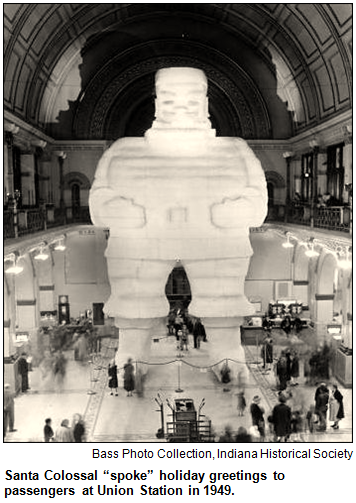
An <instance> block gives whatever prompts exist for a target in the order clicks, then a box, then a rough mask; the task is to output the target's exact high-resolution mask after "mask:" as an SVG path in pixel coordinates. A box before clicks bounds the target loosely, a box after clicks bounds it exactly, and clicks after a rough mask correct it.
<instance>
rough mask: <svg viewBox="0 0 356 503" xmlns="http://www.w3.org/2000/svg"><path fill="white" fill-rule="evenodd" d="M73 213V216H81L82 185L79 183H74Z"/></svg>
mask: <svg viewBox="0 0 356 503" xmlns="http://www.w3.org/2000/svg"><path fill="white" fill-rule="evenodd" d="M71 189H72V215H73V218H78V217H79V216H80V186H79V184H78V183H73V184H72V187H71Z"/></svg>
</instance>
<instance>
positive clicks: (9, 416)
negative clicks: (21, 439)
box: [3, 384, 16, 438]
mask: <svg viewBox="0 0 356 503" xmlns="http://www.w3.org/2000/svg"><path fill="white" fill-rule="evenodd" d="M14 397H15V393H14V392H13V391H11V386H10V384H5V385H4V422H3V425H4V438H5V436H6V433H7V429H8V428H9V431H16V430H15V429H14V424H15V400H14Z"/></svg>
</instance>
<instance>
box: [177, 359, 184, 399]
mask: <svg viewBox="0 0 356 503" xmlns="http://www.w3.org/2000/svg"><path fill="white" fill-rule="evenodd" d="M177 364H178V365H177V366H178V388H177V389H176V393H183V391H184V390H183V389H181V387H180V368H181V366H182V361H181V360H179V361H178V362H177Z"/></svg>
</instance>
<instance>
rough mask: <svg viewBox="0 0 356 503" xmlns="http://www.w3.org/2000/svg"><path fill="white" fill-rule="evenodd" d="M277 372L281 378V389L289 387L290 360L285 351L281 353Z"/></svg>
mask: <svg viewBox="0 0 356 503" xmlns="http://www.w3.org/2000/svg"><path fill="white" fill-rule="evenodd" d="M276 373H277V377H278V380H279V390H280V391H283V390H285V389H286V388H287V382H288V377H289V376H288V362H287V357H286V355H285V353H284V352H282V353H281V356H280V357H279V359H278V362H277V366H276Z"/></svg>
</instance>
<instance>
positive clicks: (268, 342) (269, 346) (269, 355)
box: [261, 335, 273, 370]
mask: <svg viewBox="0 0 356 503" xmlns="http://www.w3.org/2000/svg"><path fill="white" fill-rule="evenodd" d="M261 356H262V360H263V368H266V369H267V370H271V367H272V363H273V339H272V337H271V336H270V335H267V337H266V338H265V340H264V341H263V344H262V348H261Z"/></svg>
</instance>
